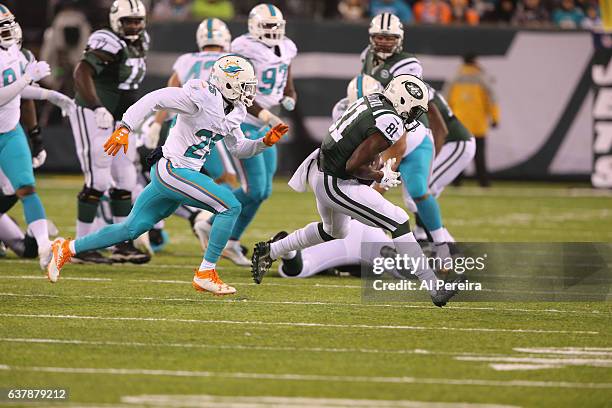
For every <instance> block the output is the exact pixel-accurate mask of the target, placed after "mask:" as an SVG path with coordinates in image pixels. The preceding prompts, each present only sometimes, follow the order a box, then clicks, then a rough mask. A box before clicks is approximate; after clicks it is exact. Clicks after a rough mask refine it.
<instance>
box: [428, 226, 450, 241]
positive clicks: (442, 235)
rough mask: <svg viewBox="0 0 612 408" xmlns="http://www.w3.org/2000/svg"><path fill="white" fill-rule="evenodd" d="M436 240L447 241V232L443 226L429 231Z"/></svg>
mask: <svg viewBox="0 0 612 408" xmlns="http://www.w3.org/2000/svg"><path fill="white" fill-rule="evenodd" d="M429 233H430V234H431V237H432V238H433V241H434V242H446V232H445V229H444V228H443V227H441V228H438V229H437V230H435V231H429Z"/></svg>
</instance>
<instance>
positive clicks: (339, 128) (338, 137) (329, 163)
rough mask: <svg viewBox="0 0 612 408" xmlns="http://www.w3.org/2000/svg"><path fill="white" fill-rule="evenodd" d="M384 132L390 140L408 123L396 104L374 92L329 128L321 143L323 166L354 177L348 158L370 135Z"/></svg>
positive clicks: (393, 140)
mask: <svg viewBox="0 0 612 408" xmlns="http://www.w3.org/2000/svg"><path fill="white" fill-rule="evenodd" d="M377 132H380V133H382V134H383V136H384V137H385V138H386V139H387V141H388V142H389V145H392V144H393V143H395V142H397V141H398V140H399V138H400V137H401V136H402V135H403V134H404V123H403V121H402V119H401V118H400V116H399V115H398V114H397V112H396V111H395V109H394V108H393V106H392V105H391V104H390V103H389V101H387V99H385V98H384V97H383V96H382V95H381V94H372V95H369V96H366V97H364V98H361V99H358V100H357V101H355V102H353V103H352V104H351V105H350V106H349V107H348V108H347V110H346V112H344V114H342V116H340V118H338V120H336V121H335V122H334V123H333V124H332V125H331V126H330V128H329V131H328V133H327V135H326V136H325V138H324V139H323V143H322V144H321V153H320V158H319V159H320V168H321V171H323V172H324V173H327V174H330V175H332V176H335V177H339V178H342V179H354V178H355V177H353V176H351V175H350V174H348V173H347V172H346V162H347V161H348V160H349V159H350V158H351V156H352V155H353V152H354V151H355V149H357V147H358V146H359V145H360V144H361V143H363V141H364V140H366V139H367V138H368V137H369V136H370V135H372V134H374V133H377Z"/></svg>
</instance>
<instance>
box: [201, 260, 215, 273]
mask: <svg viewBox="0 0 612 408" xmlns="http://www.w3.org/2000/svg"><path fill="white" fill-rule="evenodd" d="M216 266H217V264H215V263H212V262H208V261H207V260H206V259H202V263H201V264H200V269H199V270H200V271H206V270H208V269H215V268H216Z"/></svg>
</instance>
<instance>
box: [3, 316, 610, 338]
mask: <svg viewBox="0 0 612 408" xmlns="http://www.w3.org/2000/svg"><path fill="white" fill-rule="evenodd" d="M0 317H23V318H40V319H82V320H116V321H140V322H170V323H202V324H229V325H251V326H281V327H309V328H310V327H317V328H335V329H376V330H382V329H389V330H419V331H424V330H431V331H461V332H488V333H534V334H589V335H598V334H599V332H597V331H585V330H539V329H499V328H485V327H445V326H440V327H426V326H404V325H372V324H330V323H315V322H312V323H308V322H264V321H239V320H212V319H211V320H202V319H174V318H163V317H118V316H112V317H110V316H108V317H107V316H79V315H53V314H20V313H1V314H0Z"/></svg>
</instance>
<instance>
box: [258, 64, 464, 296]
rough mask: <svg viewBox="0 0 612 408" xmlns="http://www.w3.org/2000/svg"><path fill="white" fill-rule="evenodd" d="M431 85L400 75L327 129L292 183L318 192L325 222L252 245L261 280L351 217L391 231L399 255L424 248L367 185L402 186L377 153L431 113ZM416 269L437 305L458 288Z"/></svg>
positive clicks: (344, 230) (337, 235) (399, 213)
mask: <svg viewBox="0 0 612 408" xmlns="http://www.w3.org/2000/svg"><path fill="white" fill-rule="evenodd" d="M428 101H429V97H428V90H427V86H426V85H425V83H424V82H423V81H422V80H421V79H419V78H418V77H416V76H413V75H398V76H396V77H395V78H393V80H391V81H390V82H389V83H388V85H387V87H386V88H385V90H384V92H382V93H374V94H371V95H368V96H365V97H363V98H361V99H359V100H357V101H356V102H355V103H353V104H351V105H350V106H349V108H348V109H347V111H346V112H345V113H344V114H343V115H342V116H341V117H340V118H339V119H338V120H336V121H335V122H334V123H333V124H332V126H331V127H330V128H329V131H328V134H327V135H326V136H325V138H324V140H323V143H322V144H321V147H320V149H317V150H315V151H314V152H313V153H312V154H310V156H309V157H308V158H307V159H306V160H305V161H304V162H303V163H302V164H301V165H300V167H299V168H298V170H297V171H296V173H295V174H294V176H293V177H292V179H291V180H290V182H289V185H290V186H291V187H292V188H293V189H294V190H296V191H300V192H303V191H305V190H306V188H307V185H308V186H310V188H311V189H312V190H313V192H314V194H315V197H316V202H317V210H318V212H319V215H320V216H321V220H322V222H318V223H317V222H313V223H311V224H309V225H307V226H306V227H304V228H302V229H299V230H296V231H294V232H292V233H291V234H288V235H287V236H285V237H282V235H281V236H277V237H276V238H277V239H275V240H273V242H270V241H268V242H259V243H257V244H256V245H255V249H254V251H253V258H252V270H251V272H252V275H253V279H254V280H255V282H256V283H260V282H261V280H262V278H263V276H264V274H265V273H266V272H267V271H268V269H269V268H270V266H271V265H272V262H273V261H274V260H275V259H277V258H279V257H282V256H283V255H287V254H289V253H291V252H292V251H297V250H302V249H305V248H308V247H311V246H313V245H317V244H321V243H323V242H326V241H330V240H334V239H343V238H345V237H346V235H347V234H348V230H349V222H350V220H351V219H355V220H358V221H359V222H361V223H364V224H366V225H370V226H373V227H379V228H382V229H384V230H386V231H388V232H390V233H391V237H392V239H393V243H394V245H395V248H396V250H397V253H398V254H399V255H400V256H401V257H406V256H407V257H408V258H411V259H414V258H419V257H420V258H422V257H423V256H424V255H423V252H422V250H421V248H420V246H419V245H418V243H417V242H416V240H415V238H414V235H413V234H412V232H411V231H410V224H409V222H408V214H407V213H406V211H404V210H403V209H402V208H401V207H398V206H396V205H394V204H393V203H391V202H390V201H388V200H386V199H385V198H384V197H383V196H382V195H381V194H380V193H378V192H377V191H376V190H374V189H373V188H371V187H370V184H372V183H373V182H378V183H379V184H380V185H381V186H382V187H383V188H386V189H388V188H392V187H395V186H397V185H398V184H400V180H399V176H400V175H399V173H397V172H395V171H393V170H392V166H393V164H394V161H393V160H389V161H387V162H385V163H384V165H383V163H382V162H381V161H380V160H379V157H380V154H381V153H382V152H383V151H384V150H386V149H387V148H388V147H389V146H392V145H393V144H394V143H395V142H397V141H398V140H399V139H400V138H401V137H402V135H403V134H404V131H405V130H406V129H408V130H412V129H413V128H414V127H415V126H418V124H417V123H416V122H415V120H416V119H417V118H418V117H419V116H420V115H421V114H422V113H424V112H427V106H428ZM415 269H416V270H414V271H413V273H414V274H415V275H416V276H417V277H418V278H419V280H421V281H422V282H423V284H422V287H424V288H427V289H428V291H429V294H430V295H431V298H432V301H433V303H434V304H435V305H436V306H443V305H445V304H446V302H447V301H448V300H449V299H450V298H451V297H452V296H453V295H454V294H455V293H456V292H455V291H450V290H445V289H436V287H437V282H438V281H437V278H436V275H435V273H434V272H433V270H431V269H430V268H429V266H428V265H427V263H426V262H422V263H419V266H418V267H417V268H415Z"/></svg>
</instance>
